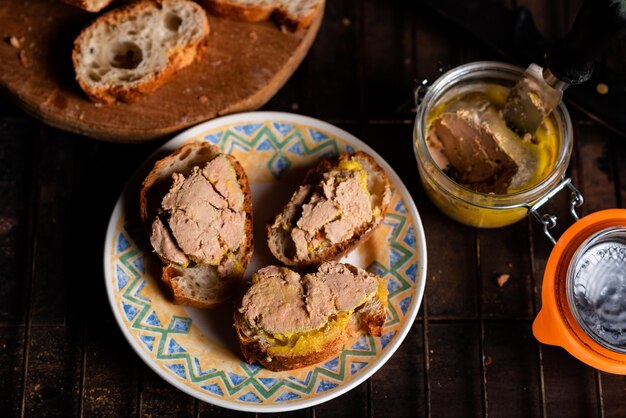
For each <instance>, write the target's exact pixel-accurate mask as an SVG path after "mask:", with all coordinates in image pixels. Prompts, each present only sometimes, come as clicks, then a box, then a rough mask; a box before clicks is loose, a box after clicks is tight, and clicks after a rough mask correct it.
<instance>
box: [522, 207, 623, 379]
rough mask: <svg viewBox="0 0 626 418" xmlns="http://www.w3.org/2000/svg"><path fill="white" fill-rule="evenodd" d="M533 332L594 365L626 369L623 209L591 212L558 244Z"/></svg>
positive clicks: (611, 371)
mask: <svg viewBox="0 0 626 418" xmlns="http://www.w3.org/2000/svg"><path fill="white" fill-rule="evenodd" d="M542 302H543V306H542V309H541V311H540V312H539V314H538V315H537V318H536V319H535V322H534V323H533V333H534V334H535V337H536V338H537V339H538V340H539V341H541V342H543V343H545V344H551V345H558V346H561V347H563V348H564V349H565V350H567V351H568V352H569V353H570V354H572V355H573V356H574V357H576V358H578V359H579V360H581V361H583V362H584V363H586V364H588V365H590V366H592V367H595V368H597V369H600V370H603V371H606V372H609V373H617V374H626V209H609V210H603V211H599V212H595V213H593V214H591V215H588V216H586V217H585V218H583V219H581V220H579V221H578V222H576V223H574V224H573V225H572V226H571V227H570V228H568V229H567V231H565V233H564V234H563V235H562V236H561V238H560V239H559V240H558V242H557V243H556V245H555V247H554V249H553V251H552V253H551V254H550V257H549V259H548V264H547V266H546V270H545V273H544V277H543V290H542Z"/></svg>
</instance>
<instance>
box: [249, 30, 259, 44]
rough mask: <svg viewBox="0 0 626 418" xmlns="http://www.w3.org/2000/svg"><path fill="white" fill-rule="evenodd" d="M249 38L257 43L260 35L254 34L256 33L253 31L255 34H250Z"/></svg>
mask: <svg viewBox="0 0 626 418" xmlns="http://www.w3.org/2000/svg"><path fill="white" fill-rule="evenodd" d="M248 37H249V38H250V40H251V41H252V42H256V41H257V39H259V35H257V33H256V32H254V31H253V32H250V33H249V34H248Z"/></svg>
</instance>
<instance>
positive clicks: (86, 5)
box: [62, 0, 113, 12]
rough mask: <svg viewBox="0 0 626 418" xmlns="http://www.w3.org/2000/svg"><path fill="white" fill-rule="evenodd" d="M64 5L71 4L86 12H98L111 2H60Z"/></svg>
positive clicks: (75, 0) (85, 0) (104, 0)
mask: <svg viewBox="0 0 626 418" xmlns="http://www.w3.org/2000/svg"><path fill="white" fill-rule="evenodd" d="M62 1H63V2H64V3H67V4H71V5H72V6H75V7H78V8H80V9H83V10H87V11H88V12H99V11H100V10H102V9H104V8H105V7H107V6H108V5H109V4H111V2H112V1H113V0H62Z"/></svg>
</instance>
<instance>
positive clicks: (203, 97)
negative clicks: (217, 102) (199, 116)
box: [198, 96, 209, 104]
mask: <svg viewBox="0 0 626 418" xmlns="http://www.w3.org/2000/svg"><path fill="white" fill-rule="evenodd" d="M198 100H200V103H202V104H205V103H206V102H208V101H209V98H208V97H206V96H200V97H198Z"/></svg>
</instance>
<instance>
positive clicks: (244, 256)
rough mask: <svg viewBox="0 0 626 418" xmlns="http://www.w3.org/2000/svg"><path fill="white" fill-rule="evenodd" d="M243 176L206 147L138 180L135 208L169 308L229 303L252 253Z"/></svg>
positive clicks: (199, 145) (186, 151)
mask: <svg viewBox="0 0 626 418" xmlns="http://www.w3.org/2000/svg"><path fill="white" fill-rule="evenodd" d="M251 201H252V199H251V194H250V186H249V184H248V178H247V176H246V174H245V172H244V170H243V167H242V166H241V164H239V162H238V161H237V160H236V159H235V158H234V157H233V156H231V155H228V154H221V153H220V151H219V148H217V147H216V146H213V145H210V144H208V143H206V142H196V143H190V144H186V145H183V146H182V147H180V148H178V149H177V150H176V151H174V152H173V153H172V154H171V155H169V156H167V157H165V158H163V159H161V160H159V161H157V162H156V164H155V165H154V168H153V169H152V171H150V173H149V174H148V176H147V177H146V179H145V180H144V182H143V186H142V189H141V193H140V210H141V218H142V220H143V223H144V225H145V227H146V229H147V231H148V233H149V235H150V243H151V244H152V247H153V248H154V250H155V252H156V254H157V255H158V256H159V258H160V259H161V261H162V262H163V264H164V268H163V273H162V279H163V282H164V283H165V284H166V285H167V287H168V288H169V289H170V290H171V292H172V295H173V300H174V302H175V303H180V304H185V305H190V306H195V307H199V308H211V307H214V306H216V305H218V304H220V303H222V302H224V301H226V300H229V299H232V298H233V297H235V296H236V295H237V294H238V292H239V291H240V290H241V287H242V286H243V285H244V282H243V275H244V272H245V269H246V267H247V265H248V262H249V261H250V257H251V256H252V251H253V237H252V203H251Z"/></svg>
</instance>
